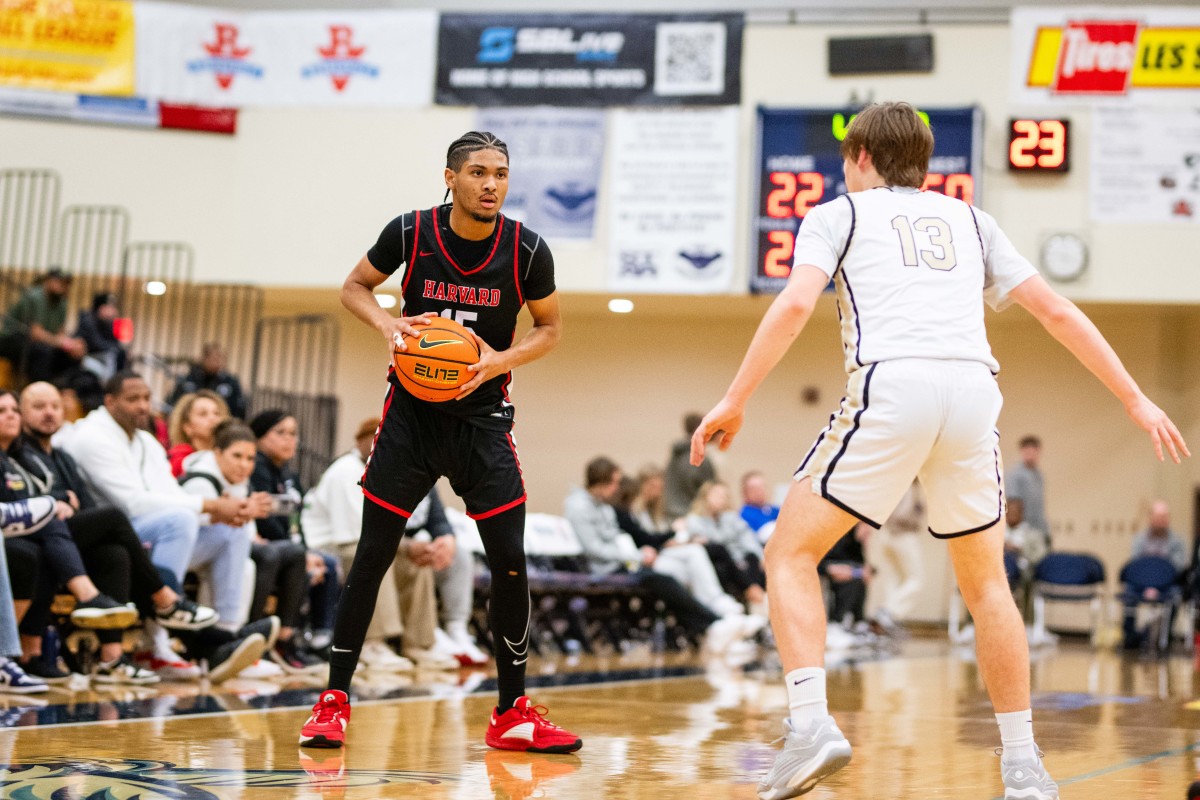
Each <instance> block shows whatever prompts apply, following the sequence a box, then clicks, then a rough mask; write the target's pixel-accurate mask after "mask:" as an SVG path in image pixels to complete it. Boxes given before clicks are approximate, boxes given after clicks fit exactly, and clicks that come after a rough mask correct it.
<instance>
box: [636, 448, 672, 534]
mask: <svg viewBox="0 0 1200 800" xmlns="http://www.w3.org/2000/svg"><path fill="white" fill-rule="evenodd" d="M665 486H666V482H665V481H664V479H663V471H662V469H660V468H659V467H657V466H655V465H653V464H650V465H647V466H645V467H642V469H641V471H640V472H639V473H638V475H637V494H636V496H635V497H634V498H633V499H632V500H631V501H630V503H629V507H630V511H631V512H632V513H633V515H634V517H635V518H636V519H637V523H638V525H640V526H641V527H642V528H643V529H644V530H645V531H647V532H648V533H652V534H659V535H661V534H667V533H670V532H671V520H670V519H668V518H667V510H666V503H665V502H664V500H663V494H664V491H665Z"/></svg>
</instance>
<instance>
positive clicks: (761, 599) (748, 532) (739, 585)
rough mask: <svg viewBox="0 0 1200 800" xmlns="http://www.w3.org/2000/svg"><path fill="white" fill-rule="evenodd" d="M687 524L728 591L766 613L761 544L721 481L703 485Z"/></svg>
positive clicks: (690, 538)
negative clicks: (735, 507) (736, 508)
mask: <svg viewBox="0 0 1200 800" xmlns="http://www.w3.org/2000/svg"><path fill="white" fill-rule="evenodd" d="M684 525H685V526H686V527H685V530H686V531H687V537H688V539H689V540H690V541H694V542H700V543H702V544H703V545H704V549H705V550H707V551H708V555H709V558H711V559H712V562H713V566H714V567H715V568H716V570H717V576H718V577H719V578H720V579H721V586H722V587H723V588H724V589H725V591H727V592H729V593H730V594H732V595H733V596H734V597H742V598H745V600H746V602H747V603H749V604H750V606H751V608H752V609H753V610H754V611H756V612H757V613H763V612H764V611H765V610H766V609H765V604H766V600H767V593H766V591H765V590H764V589H763V587H764V586H765V585H766V582H767V576H766V575H765V574H764V573H763V568H762V555H763V550H762V545H761V544H759V541H758V537H757V536H755V535H754V531H753V530H752V529H751V528H750V526H749V525H747V524H746V521H745V520H744V519H742V515H741V514H739V513H738V512H737V511H736V510H735V509H734V508H733V500H732V497H731V495H730V492H729V487H728V486H726V485H725V484H724V483H722V482H721V481H708V482H707V483H705V484H704V485H703V486H701V487H700V491H698V492H697V493H696V499H695V501H693V502H692V508H691V511H690V512H689V513H688V515H687V517H686V518H685V520H684Z"/></svg>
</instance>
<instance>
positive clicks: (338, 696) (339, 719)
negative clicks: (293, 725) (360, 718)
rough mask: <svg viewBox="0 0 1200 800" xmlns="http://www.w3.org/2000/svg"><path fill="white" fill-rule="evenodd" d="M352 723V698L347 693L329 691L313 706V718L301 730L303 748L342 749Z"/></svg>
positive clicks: (323, 693)
mask: <svg viewBox="0 0 1200 800" xmlns="http://www.w3.org/2000/svg"><path fill="white" fill-rule="evenodd" d="M349 722H350V698H349V697H347V696H346V693H345V692H339V691H338V690H337V689H327V690H326V691H324V692H322V693H321V699H320V700H318V701H317V704H316V705H315V706H313V710H312V716H311V717H309V718H308V722H306V723H304V727H303V728H301V729H300V746H301V747H341V746H342V745H343V744H345V742H346V725H347V723H349Z"/></svg>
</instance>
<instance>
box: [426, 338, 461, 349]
mask: <svg viewBox="0 0 1200 800" xmlns="http://www.w3.org/2000/svg"><path fill="white" fill-rule="evenodd" d="M457 341H458V339H439V340H437V341H430V340H429V339H426V338H424V337H422V338H421V339H420V340H419V341H418V342H417V347H419V348H421V349H422V350H432V349H433V348H435V347H440V346H442V345H444V344H454V343H455V342H457Z"/></svg>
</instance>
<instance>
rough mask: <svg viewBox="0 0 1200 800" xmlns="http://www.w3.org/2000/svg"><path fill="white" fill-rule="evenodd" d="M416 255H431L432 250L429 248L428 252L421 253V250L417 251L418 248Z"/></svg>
mask: <svg viewBox="0 0 1200 800" xmlns="http://www.w3.org/2000/svg"><path fill="white" fill-rule="evenodd" d="M417 255H419V256H431V255H433V251H432V250H430V251H429V252H428V253H422V252H421V251H419V250H418V251H417Z"/></svg>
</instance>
